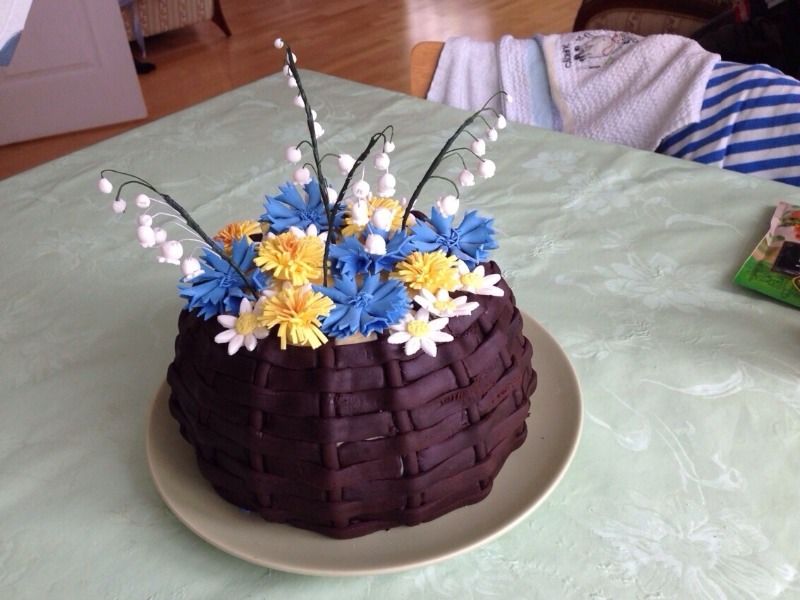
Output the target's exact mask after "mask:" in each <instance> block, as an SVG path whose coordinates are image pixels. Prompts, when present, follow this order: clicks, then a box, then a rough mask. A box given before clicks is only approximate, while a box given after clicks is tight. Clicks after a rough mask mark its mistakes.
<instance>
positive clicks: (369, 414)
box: [168, 264, 536, 539]
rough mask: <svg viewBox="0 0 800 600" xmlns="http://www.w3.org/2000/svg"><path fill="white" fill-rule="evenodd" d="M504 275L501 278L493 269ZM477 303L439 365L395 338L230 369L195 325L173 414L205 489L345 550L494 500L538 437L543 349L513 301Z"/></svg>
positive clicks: (301, 350) (174, 384) (232, 359)
mask: <svg viewBox="0 0 800 600" xmlns="http://www.w3.org/2000/svg"><path fill="white" fill-rule="evenodd" d="M487 269H488V271H489V272H492V273H494V272H498V269H497V267H496V265H494V264H489V265H487ZM500 285H502V287H503V288H504V290H505V292H506V293H505V294H504V296H502V297H497V296H476V297H475V300H476V301H478V302H479V303H480V308H479V309H478V310H476V311H474V312H473V314H472V315H470V316H468V317H464V318H460V319H453V320H451V321H450V324H449V329H448V332H449V333H451V334H452V335H453V337H454V340H453V341H452V342H450V343H448V344H446V345H443V346H442V347H441V351H440V352H439V353H437V356H436V357H432V356H429V355H427V354H425V353H417V354H416V355H413V356H407V355H406V354H405V353H404V352H403V351H402V348H400V347H398V346H397V345H393V344H388V343H386V339H385V337H386V336H382V337H379V339H377V340H375V341H370V342H364V343H361V344H353V345H342V346H337V345H334V344H331V343H329V344H325V345H324V346H322V347H320V348H318V349H316V350H313V349H311V348H308V347H289V348H287V349H285V350H281V349H280V346H279V344H278V341H277V340H276V339H269V338H268V339H266V340H262V343H260V344H259V345H258V347H257V348H256V349H255V350H254V351H253V352H244V353H243V352H239V353H237V354H236V355H234V356H229V355H228V354H227V353H226V352H225V349H224V347H223V346H220V345H219V344H217V343H215V342H214V336H215V335H216V334H217V333H219V330H220V326H219V325H218V324H217V323H216V322H215V321H214V320H204V319H202V318H198V316H197V315H196V314H194V313H190V312H186V311H184V312H182V313H181V316H180V320H179V333H178V337H177V339H176V343H175V360H174V362H173V363H172V365H171V366H170V368H169V372H168V382H169V385H170V387H171V388H172V393H171V397H170V409H171V412H172V414H173V416H174V417H175V418H176V419H177V421H178V422H179V423H180V430H181V433H182V435H183V436H184V437H185V438H186V439H187V440H188V441H189V443H191V444H192V445H193V446H194V449H195V452H196V458H197V464H198V466H199V469H200V472H201V473H202V475H203V477H205V478H206V479H207V480H208V481H209V483H210V484H211V485H212V486H213V487H214V489H215V490H216V491H217V493H218V494H219V495H220V496H221V497H222V498H224V499H225V500H227V501H229V502H231V503H232V504H234V505H236V506H238V507H240V508H243V509H246V510H249V511H252V512H255V513H258V514H259V515H260V516H261V517H263V518H264V519H265V520H267V521H272V522H277V523H286V524H289V525H293V526H296V527H301V528H304V529H310V530H313V531H317V532H319V533H322V534H324V535H327V536H330V537H334V538H342V539H346V538H353V537H357V536H362V535H365V534H368V533H372V532H375V531H379V530H383V529H390V528H392V527H396V526H401V525H405V526H410V525H418V524H420V523H424V522H426V521H430V520H433V519H436V518H437V517H440V516H442V515H444V514H446V513H448V512H450V511H452V510H454V509H457V508H459V507H462V506H466V505H468V504H473V503H476V502H479V501H481V500H483V499H484V498H485V497H486V496H487V495H488V494H489V492H490V491H491V489H492V483H493V480H494V478H495V476H497V474H498V473H499V472H500V470H501V468H502V466H503V464H504V463H505V461H506V459H507V458H508V456H509V455H510V454H511V452H513V451H514V450H515V449H517V448H518V447H519V446H520V445H521V444H522V443H523V442H524V441H525V437H526V435H527V429H526V426H525V419H526V418H527V416H528V414H529V411H530V399H529V397H530V395H531V394H532V393H533V391H534V389H535V387H536V373H535V372H534V371H533V369H532V367H531V354H532V348H531V346H530V343H529V342H528V340H527V339H526V338H525V337H524V335H523V332H522V318H521V315H520V313H519V311H518V310H517V309H516V307H515V303H514V297H513V295H512V293H511V290H510V289H509V288H508V286H507V285H506V284H505V282H504V281H501V284H500Z"/></svg>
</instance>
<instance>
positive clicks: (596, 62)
mask: <svg viewBox="0 0 800 600" xmlns="http://www.w3.org/2000/svg"><path fill="white" fill-rule="evenodd" d="M537 40H538V41H539V43H540V44H541V46H542V50H543V52H544V56H545V60H546V62H547V72H548V76H549V79H550V88H551V91H552V95H553V100H554V102H555V105H556V108H557V110H558V113H559V116H560V118H561V121H562V123H563V131H565V132H567V133H574V134H576V135H581V136H584V137H590V138H595V139H599V140H605V141H608V142H616V143H619V144H625V145H627V146H632V147H634V148H641V149H644V150H655V149H656V148H657V147H658V145H659V142H660V141H661V140H662V139H663V138H664V137H666V136H667V135H669V134H671V133H673V132H675V131H677V130H679V129H681V128H683V127H685V126H686V125H688V124H690V123H693V122H696V121H698V120H699V118H700V107H701V105H702V101H703V93H704V90H705V88H706V83H707V82H708V78H709V74H710V73H711V70H712V69H713V67H714V65H715V64H716V63H717V62H718V61H719V55H717V54H712V53H710V52H707V51H706V50H703V48H701V47H700V45H699V44H697V43H696V42H695V41H693V40H690V39H688V38H684V37H681V36H676V35H652V36H648V37H644V38H643V37H640V36H637V35H634V34H630V33H625V32H618V31H604V30H597V31H581V32H575V33H566V34H555V35H545V36H539V37H537Z"/></svg>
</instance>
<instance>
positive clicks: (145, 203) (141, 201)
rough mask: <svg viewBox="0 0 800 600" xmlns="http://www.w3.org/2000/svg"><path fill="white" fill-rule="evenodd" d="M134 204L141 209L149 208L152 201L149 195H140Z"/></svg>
mask: <svg viewBox="0 0 800 600" xmlns="http://www.w3.org/2000/svg"><path fill="white" fill-rule="evenodd" d="M134 202H135V203H136V206H138V207H139V208H149V207H150V202H151V200H150V198H149V196H148V195H147V194H139V195H138V196H136V200H134Z"/></svg>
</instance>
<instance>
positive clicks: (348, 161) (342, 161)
mask: <svg viewBox="0 0 800 600" xmlns="http://www.w3.org/2000/svg"><path fill="white" fill-rule="evenodd" d="M355 164H356V159H355V158H353V157H352V156H350V155H349V154H340V155H339V160H338V161H337V165H338V167H339V172H340V173H341V174H342V175H347V174H348V173H349V172H350V170H351V169H352V168H353V165H355Z"/></svg>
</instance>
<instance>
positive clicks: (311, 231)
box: [267, 223, 328, 242]
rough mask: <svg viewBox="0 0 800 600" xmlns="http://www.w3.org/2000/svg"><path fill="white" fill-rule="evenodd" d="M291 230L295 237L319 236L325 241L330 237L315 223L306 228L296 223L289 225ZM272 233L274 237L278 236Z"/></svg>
mask: <svg viewBox="0 0 800 600" xmlns="http://www.w3.org/2000/svg"><path fill="white" fill-rule="evenodd" d="M289 231H290V232H291V233H292V235H294V237H296V238H298V239H299V238H304V237H318V238H319V239H320V240H322V241H323V242H324V241H325V240H326V239H327V238H328V232H327V231H323V232H321V233H320V231H319V229H317V226H316V225H314V224H313V223H311V224H309V226H308V227H306V228H305V229H300V228H299V227H297V226H296V225H291V226H290V227H289ZM269 235H270V234H268V235H267V237H269ZM271 235H272V237H276V236H275V235H274V234H271Z"/></svg>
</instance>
